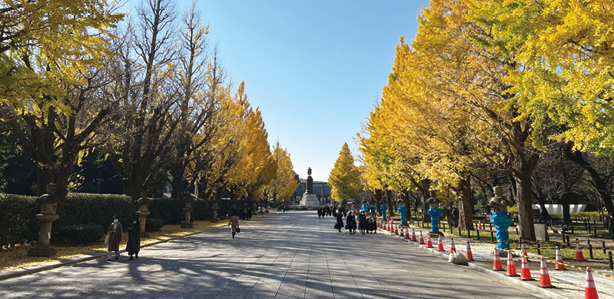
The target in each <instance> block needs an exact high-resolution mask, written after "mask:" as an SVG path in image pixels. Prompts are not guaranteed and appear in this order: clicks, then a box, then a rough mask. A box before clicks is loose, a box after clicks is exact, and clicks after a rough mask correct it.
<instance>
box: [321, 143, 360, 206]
mask: <svg viewBox="0 0 614 299" xmlns="http://www.w3.org/2000/svg"><path fill="white" fill-rule="evenodd" d="M328 184H329V185H330V186H331V188H332V190H331V197H332V198H333V199H334V200H337V201H340V202H341V201H344V200H348V199H351V198H353V197H354V196H356V194H358V192H359V191H360V188H361V185H360V172H359V170H358V168H357V167H356V166H355V165H354V157H353V156H352V153H351V152H350V148H349V147H348V144H347V142H346V143H344V144H343V146H342V147H341V151H340V152H339V157H338V158H337V161H335V167H334V168H333V169H332V170H331V171H330V175H329V176H328Z"/></svg>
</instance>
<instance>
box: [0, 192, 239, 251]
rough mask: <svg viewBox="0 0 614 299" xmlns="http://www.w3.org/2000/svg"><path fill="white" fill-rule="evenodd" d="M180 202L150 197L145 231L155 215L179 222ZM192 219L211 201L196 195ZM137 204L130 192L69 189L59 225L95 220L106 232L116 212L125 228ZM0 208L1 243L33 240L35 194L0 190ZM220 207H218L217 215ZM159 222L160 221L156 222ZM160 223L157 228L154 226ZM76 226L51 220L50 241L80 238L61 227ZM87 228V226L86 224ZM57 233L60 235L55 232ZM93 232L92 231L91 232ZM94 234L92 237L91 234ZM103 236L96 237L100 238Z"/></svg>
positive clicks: (204, 215)
mask: <svg viewBox="0 0 614 299" xmlns="http://www.w3.org/2000/svg"><path fill="white" fill-rule="evenodd" d="M183 205H184V204H183V203H182V202H180V201H178V200H176V199H172V198H153V199H151V203H150V204H149V211H150V212H151V214H150V215H149V216H148V217H147V218H148V221H147V225H146V227H147V231H150V229H149V219H152V218H158V219H160V220H161V223H162V225H164V224H179V223H181V222H182V221H183V217H184V215H183V209H182V208H183ZM220 206H223V204H220ZM237 206H241V207H242V206H243V201H237ZM192 208H193V210H192V218H193V220H205V219H210V218H211V213H212V211H211V203H210V202H208V201H206V200H204V199H196V200H195V201H194V202H193V203H192ZM137 210H138V204H137V203H136V202H134V201H132V199H131V198H130V197H129V196H126V195H116V194H88V193H70V194H68V197H67V199H66V205H65V207H64V217H63V219H62V225H63V226H64V227H67V226H78V227H85V226H86V225H84V223H88V225H89V224H90V223H91V224H95V225H98V226H102V228H103V231H104V232H106V230H107V228H108V226H109V225H110V224H111V222H113V219H112V217H113V216H114V215H117V216H118V217H119V221H120V222H121V223H122V224H123V226H124V229H128V227H129V224H130V223H132V219H133V218H134V217H135V216H136V215H135V213H136V211H137ZM0 211H3V212H4V214H3V215H2V217H0V246H7V245H14V244H18V243H27V242H32V241H36V240H37V238H38V231H39V228H40V223H39V222H38V221H37V220H36V219H35V216H36V214H38V213H40V205H39V204H38V203H37V202H36V197H31V196H22V195H13V194H0ZM222 212H223V211H220V212H219V214H220V215H224V214H222ZM158 223H160V222H158ZM162 225H158V224H152V226H153V227H152V228H154V229H155V230H159V229H160V228H161V227H162ZM157 226H159V227H158V228H156V227H157ZM75 229H76V228H74V227H71V228H60V227H59V226H58V225H56V224H55V223H54V225H53V228H52V237H51V238H52V240H51V241H52V242H59V240H54V239H55V238H58V239H62V238H63V239H64V241H66V240H69V241H68V242H71V243H77V242H82V241H81V240H82V239H84V237H83V238H82V237H76V239H78V240H76V239H75V240H73V239H71V238H68V237H63V236H62V234H63V233H64V230H75ZM87 229H90V226H88V228H87ZM58 234H59V236H58ZM94 235H95V234H94ZM94 235H93V236H92V238H94ZM100 238H102V237H99V238H98V239H100Z"/></svg>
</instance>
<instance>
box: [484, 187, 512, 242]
mask: <svg viewBox="0 0 614 299" xmlns="http://www.w3.org/2000/svg"><path fill="white" fill-rule="evenodd" d="M493 191H494V193H495V197H493V198H491V199H490V200H489V201H488V205H489V206H491V207H493V212H492V217H490V222H491V223H492V224H494V225H495V229H496V230H497V248H498V249H499V250H505V249H509V248H510V244H509V240H510V235H509V233H508V231H507V229H508V227H509V226H510V224H511V223H512V218H511V217H510V216H509V213H508V212H507V207H508V206H510V207H511V206H512V205H514V203H513V202H511V201H509V200H507V199H505V197H503V188H501V186H496V187H494V188H493Z"/></svg>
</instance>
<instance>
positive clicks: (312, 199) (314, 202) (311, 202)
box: [300, 193, 320, 207]
mask: <svg viewBox="0 0 614 299" xmlns="http://www.w3.org/2000/svg"><path fill="white" fill-rule="evenodd" d="M300 205H301V206H305V207H308V206H312V207H313V206H319V205H320V201H319V200H318V196H317V195H315V194H309V193H304V194H303V198H302V199H301V204H300Z"/></svg>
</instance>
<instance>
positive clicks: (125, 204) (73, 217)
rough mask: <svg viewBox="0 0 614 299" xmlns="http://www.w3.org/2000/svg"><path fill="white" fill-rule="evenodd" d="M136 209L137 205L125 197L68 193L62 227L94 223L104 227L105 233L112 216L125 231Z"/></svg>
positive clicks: (128, 197)
mask: <svg viewBox="0 0 614 299" xmlns="http://www.w3.org/2000/svg"><path fill="white" fill-rule="evenodd" d="M137 209H138V204H137V203H136V202H134V201H132V198H130V196H126V195H118V194H91V193H70V194H68V196H67V198H66V206H65V207H64V219H62V225H64V226H66V225H82V224H83V223H95V224H98V225H101V226H102V227H104V228H105V232H106V230H107V228H108V227H109V225H111V223H112V222H113V216H114V215H117V217H119V222H120V223H122V224H123V226H124V229H126V230H127V229H128V227H129V226H130V225H129V223H132V219H133V218H134V217H135V214H134V213H135V212H136V210H137Z"/></svg>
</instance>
